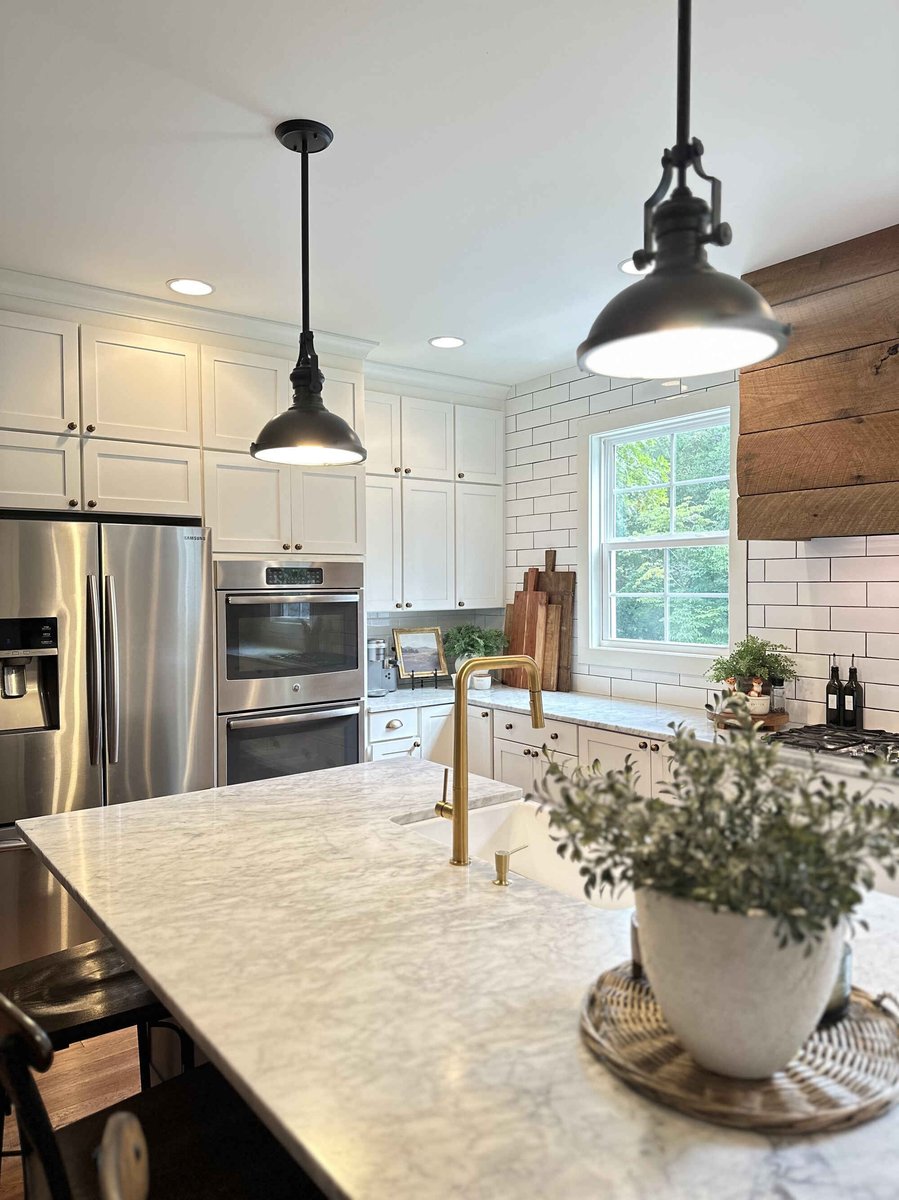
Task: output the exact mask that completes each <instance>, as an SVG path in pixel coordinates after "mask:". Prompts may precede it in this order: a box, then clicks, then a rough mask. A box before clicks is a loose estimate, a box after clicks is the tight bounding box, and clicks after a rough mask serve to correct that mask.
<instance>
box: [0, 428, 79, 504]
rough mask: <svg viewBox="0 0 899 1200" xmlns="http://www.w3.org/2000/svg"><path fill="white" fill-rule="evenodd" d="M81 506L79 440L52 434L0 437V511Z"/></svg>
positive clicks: (12, 434) (8, 434) (6, 434)
mask: <svg viewBox="0 0 899 1200" xmlns="http://www.w3.org/2000/svg"><path fill="white" fill-rule="evenodd" d="M80 506H81V453H80V448H79V445H78V438H73V437H60V436H58V435H55V434H52V433H3V434H0V508H46V509H59V508H65V509H70V508H72V509H75V508H80Z"/></svg>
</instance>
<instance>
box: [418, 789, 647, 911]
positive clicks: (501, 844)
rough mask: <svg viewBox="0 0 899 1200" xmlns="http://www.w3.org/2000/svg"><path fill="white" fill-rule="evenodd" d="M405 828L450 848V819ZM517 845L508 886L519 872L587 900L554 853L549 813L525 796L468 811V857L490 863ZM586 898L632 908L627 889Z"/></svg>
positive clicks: (568, 865) (575, 872) (573, 868)
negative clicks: (496, 853) (498, 851)
mask: <svg viewBox="0 0 899 1200" xmlns="http://www.w3.org/2000/svg"><path fill="white" fill-rule="evenodd" d="M408 828H409V829H410V830H414V831H415V832H416V833H419V834H422V835H423V836H424V837H426V838H429V839H430V840H431V841H433V842H437V844H438V845H440V846H443V847H445V849H446V851H447V853H449V852H450V848H451V846H452V841H453V823H452V821H447V820H445V819H444V818H443V817H434V818H432V819H431V820H427V821H415V822H414V823H412V824H410V825H409V826H408ZM517 846H525V847H526V849H524V850H519V851H518V853H517V854H513V855H512V858H511V859H510V862H509V876H510V883H511V885H512V886H513V887H514V886H515V881H514V878H513V876H515V875H524V876H525V877H526V878H528V879H533V880H534V881H535V882H536V883H542V884H544V886H546V887H549V888H552V889H553V890H554V891H556V892H561V893H562V895H564V896H573V897H575V899H577V900H583V901H584V902H585V903H588V901H587V899H586V897H585V895H584V884H583V880H582V879H581V876H580V874H579V867H578V864H577V863H573V862H569V861H568V860H567V859H562V858H560V857H559V855H558V853H557V851H556V843H555V842H554V841H553V840H552V838H551V836H550V830H549V816H548V815H547V814H546V813H544V812H541V811H540V808H539V805H537V804H535V803H534V802H533V801H531V800H513V801H511V802H510V803H508V804H493V805H490V806H489V807H487V808H476V809H472V811H471V812H470V813H469V814H468V848H469V852H470V854H471V856H472V858H479V859H481V860H482V861H483V862H485V863H488V864H489V865H490V866H491V867H492V866H493V855H494V852H495V851H497V850H515V848H516V847H517ZM589 903H590V904H593V905H595V906H596V907H597V908H632V907H633V904H634V897H633V893H632V892H631V891H630V890H628V891H626V892H623V893H622V894H621V895H620V896H617V897H616V898H615V899H612V898H611V897H610V896H609V895H608V894H605V895H603V896H597V895H595V894H594V896H593V899H592V900H590V901H589Z"/></svg>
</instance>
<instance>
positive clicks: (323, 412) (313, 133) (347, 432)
mask: <svg viewBox="0 0 899 1200" xmlns="http://www.w3.org/2000/svg"><path fill="white" fill-rule="evenodd" d="M275 136H276V137H277V138H278V141H279V142H280V143H281V145H282V146H284V147H286V149H288V150H292V151H294V152H295V153H298V154H300V155H301V156H302V159H301V161H302V175H301V215H302V221H301V226H302V246H303V278H302V284H303V286H302V291H303V331H302V333H301V334H300V355H299V358H298V359H297V365H296V366H295V367H294V369H293V370H292V371H291V373H290V382H291V383H292V384H293V403H292V404H291V406H290V408H288V410H287V411H286V412H283V413H278V415H277V416H276V417H272V419H271V420H270V421H269V422H267V424H266V425H265V426H264V427H263V429H262V432H261V433H260V434H259V437H258V438H257V439H256V441H255V442H253V444H252V445H251V446H250V453H251V454H252V455H253V457H254V458H259V459H262V461H263V462H275V463H286V464H288V465H291V466H300V467H337V466H350V465H351V464H353V463H360V462H364V461H365V458H366V457H367V451H366V449H365V447H364V446H363V445H362V443H361V442H360V441H359V437H358V435H357V433H356V431H355V430H354V429H353V428H352V426H351V425H349V424H348V423H347V422H346V421H344V419H343V418H342V417H338V415H337V414H336V413H332V412H329V411H328V409H327V408H326V407H325V404H324V401H323V400H322V385H323V384H324V380H325V377H324V375H323V374H322V373H321V371H320V370H319V369H318V355H317V354H316V353H315V345H314V342H313V334H312V329H311V327H310V324H309V155H310V154H316V153H318V152H319V151H320V150H326V149H327V148H328V146H330V145H331V142H332V140H333V138H334V134H333V133H332V132H331V130H330V129H329V128H328V126H327V125H322V124H321V122H320V121H309V120H306V119H296V120H292V121H282V122H281V124H280V125H279V126H278V127H277V129H276V130H275Z"/></svg>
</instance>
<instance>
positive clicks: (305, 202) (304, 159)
mask: <svg viewBox="0 0 899 1200" xmlns="http://www.w3.org/2000/svg"><path fill="white" fill-rule="evenodd" d="M300 158H301V163H302V167H301V170H300V253H301V255H302V258H303V265H302V270H301V274H302V280H303V335H304V336H303V337H302V338H301V339H300V340H301V345H300V350H301V351H302V350H304V349H305V347H306V335H307V334H308V333H309V142H308V140H307V138H306V137H305V136H304V137H303V148H302V150H301V151H300Z"/></svg>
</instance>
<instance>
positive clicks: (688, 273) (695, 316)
mask: <svg viewBox="0 0 899 1200" xmlns="http://www.w3.org/2000/svg"><path fill="white" fill-rule="evenodd" d="M702 256H703V258H704V257H705V255H704V253H703V255H702ZM788 336H789V326H786V325H784V324H782V323H781V322H780V321H778V320H777V318H776V317H775V315H774V313H773V312H772V310H771V306H770V305H769V304H768V302H767V301H766V300H765V299H764V298H763V297H762V296H760V295H759V293H758V292H757V291H756V290H755V289H754V288H752V287H750V286H749V284H748V283H744V282H743V280H742V279H735V278H734V277H733V276H732V275H724V274H722V273H721V272H719V271H716V270H715V269H714V267H712V266H710V265H709V264H708V263H707V262H706V263H699V262H696V261H692V262H688V263H686V264H678V265H674V266H670V267H665V266H663V265H661V263H660V265H657V266H656V269H655V270H654V271H653V272H652V274H650V275H647V276H646V277H645V278H644V279H640V280H638V281H637V282H636V283H632V284H631V285H630V287H627V288H625V289H624V291H623V292H619V294H618V295H617V296H615V297H614V299H612V300H610V301H609V303H608V304H607V305H606V306H605V308H604V309H603V310H602V312H601V313H600V314H599V316H598V317H597V318H596V320H595V321H594V322H593V326H592V328H591V330H590V332H589V334H588V335H587V337H586V338H585V339H584V341H583V342H581V344H580V346H578V351H577V361H578V366H579V367H580V368H581V370H583V371H590V372H592V373H593V374H597V375H612V376H621V377H622V378H625V379H629V378H640V379H660V378H666V377H667V376H674V377H675V378H681V377H683V376H690V375H705V374H709V373H711V372H714V371H727V370H732V369H735V368H738V367H745V366H748V365H749V364H750V363H755V362H762V361H763V360H764V359H766V358H771V357H773V356H774V355H775V354H779V353H780V352H781V350H783V348H784V347H785V346H786V344H787V339H788Z"/></svg>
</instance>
